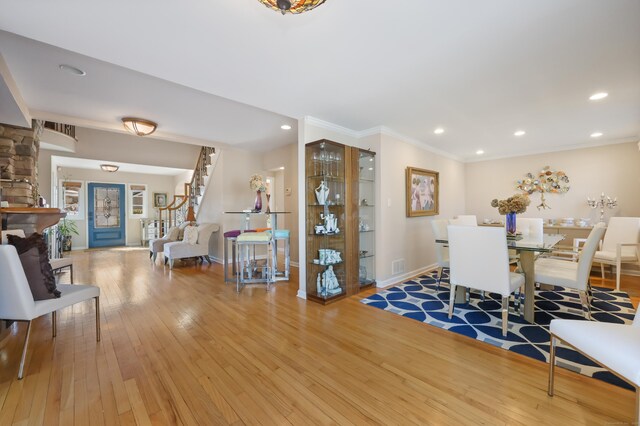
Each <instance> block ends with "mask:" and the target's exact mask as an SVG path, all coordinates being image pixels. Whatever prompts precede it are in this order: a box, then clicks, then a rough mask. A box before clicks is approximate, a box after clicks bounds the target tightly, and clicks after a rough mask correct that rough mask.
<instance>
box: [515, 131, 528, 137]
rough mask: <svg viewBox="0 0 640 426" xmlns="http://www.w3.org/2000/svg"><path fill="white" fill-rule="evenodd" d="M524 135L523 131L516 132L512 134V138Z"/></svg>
mask: <svg viewBox="0 0 640 426" xmlns="http://www.w3.org/2000/svg"><path fill="white" fill-rule="evenodd" d="M526 134H527V132H525V131H524V130H518V131H516V132H515V133H514V134H513V136H524V135H526Z"/></svg>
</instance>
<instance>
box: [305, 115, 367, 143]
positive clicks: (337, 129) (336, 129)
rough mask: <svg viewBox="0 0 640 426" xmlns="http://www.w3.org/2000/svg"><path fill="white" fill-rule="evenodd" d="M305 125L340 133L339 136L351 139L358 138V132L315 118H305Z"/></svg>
mask: <svg viewBox="0 0 640 426" xmlns="http://www.w3.org/2000/svg"><path fill="white" fill-rule="evenodd" d="M304 122H305V124H311V125H313V126H316V127H320V128H323V129H325V130H331V131H332V132H336V133H340V134H341V135H345V136H350V137H352V138H356V139H357V138H360V132H358V131H356V130H352V129H349V128H347V127H343V126H339V125H337V124H333V123H330V122H328V121H324V120H321V119H319V118H316V117H311V116H308V115H307V116H305V117H304Z"/></svg>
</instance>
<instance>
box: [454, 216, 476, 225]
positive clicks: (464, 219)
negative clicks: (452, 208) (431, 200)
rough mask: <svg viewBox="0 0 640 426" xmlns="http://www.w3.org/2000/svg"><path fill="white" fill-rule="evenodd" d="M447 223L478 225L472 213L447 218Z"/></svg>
mask: <svg viewBox="0 0 640 426" xmlns="http://www.w3.org/2000/svg"><path fill="white" fill-rule="evenodd" d="M449 225H459V226H478V219H477V218H476V215H474V214H466V215H465V214H463V215H459V216H456V217H455V218H453V219H449Z"/></svg>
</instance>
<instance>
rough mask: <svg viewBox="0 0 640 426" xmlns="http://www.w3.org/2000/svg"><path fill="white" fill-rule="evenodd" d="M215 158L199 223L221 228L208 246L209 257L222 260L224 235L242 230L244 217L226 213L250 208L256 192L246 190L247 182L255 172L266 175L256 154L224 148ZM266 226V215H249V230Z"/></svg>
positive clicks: (199, 215)
mask: <svg viewBox="0 0 640 426" xmlns="http://www.w3.org/2000/svg"><path fill="white" fill-rule="evenodd" d="M217 155H219V156H220V157H219V158H218V162H217V165H216V167H215V169H214V171H213V175H212V176H211V178H210V181H209V184H208V186H207V188H206V190H205V194H204V197H203V198H202V204H201V205H200V211H199V212H198V222H200V223H217V224H218V225H220V232H218V233H217V234H213V236H212V238H214V239H215V240H213V241H212V242H211V244H210V252H209V255H210V256H212V257H214V258H216V259H217V260H218V261H222V259H223V249H224V246H223V244H224V238H223V234H224V233H225V232H227V231H230V230H234V229H241V228H243V227H244V215H242V214H226V213H225V212H229V211H242V210H244V209H252V208H253V205H254V201H255V198H256V193H255V191H252V190H251V189H250V188H249V179H250V177H251V175H253V174H256V173H258V174H262V175H263V176H264V175H265V172H264V170H263V164H262V156H261V155H257V154H256V153H255V152H251V151H246V150H242V149H235V148H223V149H219V150H217ZM264 201H265V200H264V198H263V203H264ZM265 226H266V216H265V215H252V220H251V227H252V228H258V227H265Z"/></svg>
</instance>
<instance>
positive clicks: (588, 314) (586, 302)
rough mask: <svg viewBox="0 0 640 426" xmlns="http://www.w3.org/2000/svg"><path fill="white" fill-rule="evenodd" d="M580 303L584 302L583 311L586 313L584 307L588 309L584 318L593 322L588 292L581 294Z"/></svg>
mask: <svg viewBox="0 0 640 426" xmlns="http://www.w3.org/2000/svg"><path fill="white" fill-rule="evenodd" d="M580 301H581V302H582V309H583V311H584V307H585V306H586V307H587V312H586V314H585V315H584V317H585V318H586V319H587V320H589V321H591V304H590V303H589V297H588V296H587V292H586V291H581V292H580Z"/></svg>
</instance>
